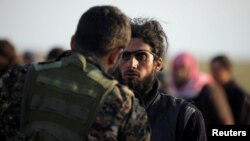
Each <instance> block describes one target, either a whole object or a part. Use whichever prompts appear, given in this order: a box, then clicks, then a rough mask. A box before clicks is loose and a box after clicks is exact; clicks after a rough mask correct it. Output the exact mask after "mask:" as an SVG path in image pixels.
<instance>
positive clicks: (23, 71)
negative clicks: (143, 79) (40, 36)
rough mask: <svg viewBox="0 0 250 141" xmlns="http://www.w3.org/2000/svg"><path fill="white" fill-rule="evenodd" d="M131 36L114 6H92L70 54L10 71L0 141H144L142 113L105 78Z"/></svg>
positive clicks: (0, 104)
mask: <svg viewBox="0 0 250 141" xmlns="http://www.w3.org/2000/svg"><path fill="white" fill-rule="evenodd" d="M130 36H131V29H130V24H129V20H128V18H127V17H126V16H125V15H124V14H123V13H122V12H121V11H120V10H119V9H118V8H116V7H112V6H97V7H93V8H90V9H89V10H88V11H87V12H86V13H84V14H83V15H82V17H81V19H80V21H79V24H78V27H77V30H76V33H75V35H74V36H73V37H72V41H71V48H72V52H73V53H72V55H70V56H68V57H65V58H62V59H61V60H59V61H53V62H47V63H39V64H34V65H31V66H24V67H15V68H13V69H11V70H9V71H8V73H7V74H6V75H5V76H6V78H4V83H3V87H2V88H3V90H2V91H1V93H0V127H1V132H0V134H1V140H17V138H19V139H24V140H26V139H30V138H31V139H32V140H112V141H113V140H131V141H132V140H135V141H140V140H148V139H149V138H150V129H149V124H148V120H147V115H146V113H145V109H144V108H143V107H141V106H140V105H139V102H138V100H137V99H136V98H135V97H134V95H133V93H132V92H131V91H130V90H129V89H128V88H127V87H125V86H122V85H119V84H118V83H117V82H116V81H115V80H113V79H112V77H110V76H109V74H107V72H112V70H114V69H115V68H116V65H117V62H118V60H119V58H120V54H121V53H122V51H123V49H124V48H125V47H126V46H127V44H128V42H129V40H130ZM67 82H72V83H67ZM80 82H81V83H80ZM98 92H99V93H98ZM83 105H85V106H86V107H85V106H83ZM55 117H57V118H55ZM82 125H86V127H85V126H82ZM19 129H20V130H19ZM20 131H21V132H20Z"/></svg>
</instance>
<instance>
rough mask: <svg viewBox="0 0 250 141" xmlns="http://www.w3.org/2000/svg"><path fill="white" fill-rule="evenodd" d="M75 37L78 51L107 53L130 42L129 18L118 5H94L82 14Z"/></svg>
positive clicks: (98, 53)
mask: <svg viewBox="0 0 250 141" xmlns="http://www.w3.org/2000/svg"><path fill="white" fill-rule="evenodd" d="M74 37H75V41H76V50H77V51H78V52H82V51H87V52H88V53H94V54H97V55H105V54H106V53H108V51H110V50H111V49H113V48H115V47H123V46H124V47H125V46H127V44H128V43H129V41H130V39H131V27H130V22H129V18H128V17H127V16H126V15H125V14H124V13H122V12H121V11H120V10H119V9H118V8H117V7H113V6H95V7H92V8H90V9H89V10H88V11H87V12H85V13H84V14H83V15H82V16H81V18H80V21H79V23H78V26H77V29H76V32H75V36H74Z"/></svg>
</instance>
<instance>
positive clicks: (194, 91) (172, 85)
mask: <svg viewBox="0 0 250 141" xmlns="http://www.w3.org/2000/svg"><path fill="white" fill-rule="evenodd" d="M171 70H172V71H171V73H170V76H169V83H168V90H169V92H170V94H173V95H174V96H176V97H180V98H184V99H186V100H188V101H190V102H193V104H194V105H195V106H196V107H197V108H198V109H199V110H200V111H201V112H202V114H203V117H204V119H205V123H206V125H211V124H227V125H228V124H230V125H231V124H234V120H233V116H232V112H231V109H230V107H229V104H228V102H227V99H226V96H225V93H223V91H222V89H220V88H219V87H218V85H216V84H215V83H214V82H213V80H212V77H211V76H210V75H208V74H206V73H202V72H200V71H199V68H198V64H197V62H196V60H195V58H194V57H193V56H192V55H191V54H190V53H188V52H184V53H180V54H179V55H177V56H176V57H175V58H174V60H173V63H172V68H171Z"/></svg>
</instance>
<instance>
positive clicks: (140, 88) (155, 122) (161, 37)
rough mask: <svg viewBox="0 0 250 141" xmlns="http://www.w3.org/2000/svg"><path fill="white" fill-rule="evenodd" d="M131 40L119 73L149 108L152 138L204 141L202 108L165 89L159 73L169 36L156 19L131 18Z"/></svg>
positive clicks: (155, 140) (120, 78)
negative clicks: (158, 77)
mask: <svg viewBox="0 0 250 141" xmlns="http://www.w3.org/2000/svg"><path fill="white" fill-rule="evenodd" d="M131 27H132V39H131V41H130V43H129V45H128V47H127V48H126V49H125V50H124V52H123V55H122V58H121V61H120V64H119V70H118V72H117V74H118V75H119V76H117V78H118V80H120V81H121V82H122V83H123V84H126V85H127V86H129V88H130V89H132V90H133V92H134V93H135V95H136V97H138V98H139V100H140V102H141V103H142V105H144V106H145V108H146V109H147V114H148V116H149V122H150V125H151V128H152V138H151V139H152V140H153V141H184V140H185V141H186V140H190V141H205V140H206V132H205V127H204V120H203V117H202V114H201V113H200V111H199V110H198V109H197V108H196V107H194V106H193V105H192V104H190V103H188V102H186V101H185V100H182V99H177V98H174V97H172V96H170V95H168V94H167V93H166V91H164V90H163V89H162V87H161V86H162V85H161V83H160V81H159V80H158V79H157V77H156V74H157V73H158V72H159V71H160V70H162V66H163V60H164V59H163V58H164V55H165V53H164V51H165V50H166V49H165V48H166V42H167V39H166V38H167V37H166V35H165V33H164V31H163V28H162V27H161V25H160V23H159V22H158V21H156V20H150V19H134V20H132V25H131Z"/></svg>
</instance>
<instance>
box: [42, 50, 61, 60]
mask: <svg viewBox="0 0 250 141" xmlns="http://www.w3.org/2000/svg"><path fill="white" fill-rule="evenodd" d="M63 52H64V49H63V48H62V47H53V48H52V49H51V50H50V51H49V53H48V55H47V57H46V61H52V60H56V59H57V58H58V57H59V56H60V55H61V54H62V53H63Z"/></svg>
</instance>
